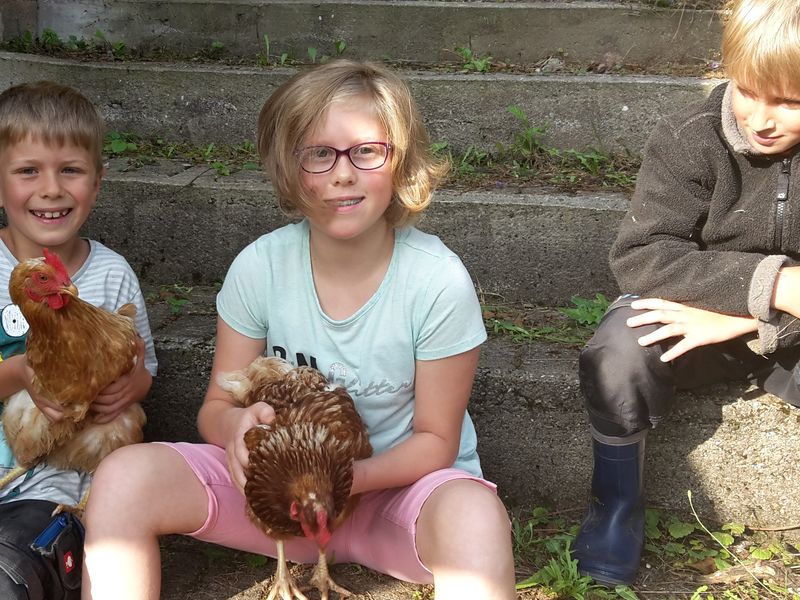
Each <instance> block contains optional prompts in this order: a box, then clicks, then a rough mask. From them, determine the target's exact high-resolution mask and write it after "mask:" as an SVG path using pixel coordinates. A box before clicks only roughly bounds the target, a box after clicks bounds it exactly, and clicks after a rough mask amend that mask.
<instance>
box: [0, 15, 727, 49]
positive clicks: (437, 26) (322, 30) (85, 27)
mask: <svg viewBox="0 0 800 600" xmlns="http://www.w3.org/2000/svg"><path fill="white" fill-rule="evenodd" d="M6 3H8V0H6ZM32 4H33V3H32V2H29V3H28V4H27V5H26V4H24V3H22V4H21V3H20V1H19V0H17V2H11V3H10V5H9V7H8V8H6V9H5V10H4V9H3V8H0V21H2V20H3V19H2V17H3V16H4V13H5V21H6V22H7V23H8V24H7V26H6V27H5V29H6V32H5V33H4V34H3V35H5V37H7V38H12V37H15V35H19V34H21V33H22V32H23V31H24V30H25V29H28V30H31V31H35V32H38V33H41V32H42V31H43V30H44V29H45V28H49V29H52V30H54V31H55V32H57V33H58V34H59V36H60V37H61V38H62V39H65V40H66V39H68V38H69V36H70V35H74V36H76V37H78V38H83V39H90V40H91V39H95V32H96V31H97V30H100V31H102V32H103V33H104V35H105V37H106V39H107V40H109V41H110V42H115V43H120V42H122V43H125V44H126V45H128V46H130V47H133V48H135V47H140V48H157V47H168V48H178V49H184V50H188V51H195V52H196V51H199V50H204V51H206V52H208V51H209V50H210V48H211V44H212V43H213V42H218V43H221V44H223V47H224V50H225V52H228V53H231V54H234V55H244V54H247V55H251V56H253V55H256V54H258V53H259V52H263V51H264V47H263V35H264V34H267V35H269V36H270V42H271V45H270V46H271V50H272V51H271V54H272V55H273V56H274V57H275V58H276V59H277V57H278V56H279V55H280V54H281V53H282V52H290V53H291V54H292V55H293V56H294V57H298V56H299V57H304V56H305V53H306V50H307V48H308V47H315V48H318V49H319V52H320V55H321V54H323V53H326V54H329V55H336V49H335V43H336V42H337V41H340V40H341V41H344V42H346V44H347V48H346V49H345V51H344V52H345V55H350V56H359V57H373V58H374V57H381V56H385V55H388V56H391V57H392V58H396V59H405V60H414V59H417V60H419V59H420V57H421V56H425V57H430V59H431V60H433V61H441V60H454V59H457V58H458V57H457V55H456V52H455V48H456V47H459V46H462V47H463V46H468V47H470V48H471V49H472V51H473V52H475V53H476V56H487V55H491V56H494V57H495V58H496V59H498V60H503V61H507V62H508V61H510V62H519V61H520V60H523V61H525V60H527V61H528V62H534V61H538V60H540V59H543V58H547V57H552V56H559V55H562V56H566V57H567V58H569V59H571V60H577V61H582V62H587V61H589V62H591V61H594V62H602V61H603V60H606V61H608V57H607V55H608V54H614V55H616V57H617V58H618V59H621V58H623V57H624V59H625V60H627V61H628V62H632V63H640V64H648V63H653V62H656V63H662V64H668V63H675V62H681V61H685V62H691V63H693V64H697V63H700V62H702V61H703V59H706V60H708V59H709V58H710V57H711V56H712V55H713V52H714V51H715V50H716V48H717V46H718V38H719V32H720V18H719V15H718V13H717V11H711V10H694V9H684V10H675V9H662V8H655V7H652V6H645V5H636V4H632V3H627V4H621V3H612V2H591V3H590V2H575V3H566V2H514V3H497V2H459V3H452V2H386V1H355V2H335V1H321V2H319V1H314V0H302V1H296V0H292V1H283V2H270V3H269V4H268V5H267V6H264V5H261V4H259V3H253V2H249V1H239V2H235V1H234V2H204V3H203V2H195V1H192V2H185V1H184V2H181V1H176V0H173V1H172V2H169V3H150V2H148V3H142V2H139V1H134V2H124V1H118V2H115V3H113V4H111V6H109V3H107V2H106V3H104V2H101V1H100V0H84V2H82V3H81V6H80V8H77V7H74V6H70V3H65V2H54V1H50V2H40V3H39V4H40V6H39V10H38V14H37V12H36V11H34V10H33V9H32V7H31V5H32ZM198 5H199V6H198ZM26 6H27V10H26ZM217 7H220V10H216V8H217ZM132 15H133V16H134V17H135V18H132ZM442 22H447V23H448V27H442V26H441V23H442ZM396 23H404V24H406V27H397V26H396V25H395V24H396ZM409 30H412V31H414V32H415V35H413V36H408V35H407V31H409ZM0 33H3V32H1V31H0ZM676 41H677V43H676ZM612 62H613V61H612Z"/></svg>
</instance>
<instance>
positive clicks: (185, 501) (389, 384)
mask: <svg viewBox="0 0 800 600" xmlns="http://www.w3.org/2000/svg"><path fill="white" fill-rule="evenodd" d="M257 131H258V136H257V137H258V139H257V145H258V151H259V154H260V156H261V159H262V162H263V166H264V169H265V171H266V173H267V175H268V176H269V178H270V180H271V181H272V183H273V186H274V188H275V193H276V195H277V198H278V201H279V203H280V206H281V208H282V209H283V210H284V211H285V212H287V213H288V214H290V215H293V216H296V217H298V219H299V221H298V222H296V223H293V224H291V225H287V226H285V227H282V228H280V229H278V230H275V231H273V232H271V233H268V234H266V235H264V236H262V237H260V238H259V239H257V240H256V241H254V242H253V243H251V244H250V245H249V246H248V247H246V248H245V249H244V250H243V251H242V252H241V253H240V254H239V256H238V257H237V258H236V259H235V260H234V262H233V264H232V266H231V268H230V270H229V272H228V275H227V277H226V279H225V283H224V285H223V287H222V290H221V291H220V293H219V295H218V297H217V310H218V320H217V339H216V353H215V357H214V363H213V367H212V372H211V380H210V382H209V386H208V391H207V393H206V397H205V401H204V404H203V406H202V408H201V409H200V414H199V417H198V425H199V429H200V433H201V435H202V436H203V438H204V439H205V440H206V441H207V444H183V443H175V444H143V445H138V446H136V447H128V448H125V449H123V450H122V451H119V452H116V453H114V454H113V455H111V456H110V457H109V458H108V459H107V460H106V461H104V463H103V464H102V465H101V466H100V468H99V469H98V471H97V473H96V475H95V478H94V484H93V488H92V490H93V491H92V497H91V498H90V500H89V506H88V511H87V515H86V519H87V525H88V526H87V531H88V533H87V539H86V559H85V564H86V571H85V573H86V576H87V581H86V585H84V590H85V594H84V595H85V597H86V598H114V599H115V600H119V599H121V598H137V599H141V598H157V597H158V594H159V584H160V582H159V574H160V571H159V549H158V540H157V537H158V536H159V535H163V534H167V533H184V534H187V535H190V536H193V537H195V538H198V539H201V540H207V541H212V542H215V543H219V544H224V545H226V546H230V547H233V548H238V549H242V550H247V551H250V552H257V553H261V554H266V555H270V556H275V555H276V544H275V542H274V541H273V540H272V539H269V538H268V537H266V536H265V534H264V533H263V532H262V531H261V530H260V529H258V528H257V527H255V526H254V525H253V524H252V523H251V522H250V520H249V519H248V517H247V516H246V513H245V498H244V496H243V494H242V491H241V490H242V488H243V486H244V483H245V476H244V469H245V466H246V464H247V461H248V451H247V449H246V447H245V445H244V442H243V435H244V433H245V432H246V431H247V430H249V429H250V428H252V427H254V426H256V425H259V424H267V423H270V422H271V421H272V419H273V418H274V412H273V409H272V407H270V406H269V405H268V404H266V403H263V402H259V403H256V404H254V405H252V406H250V407H247V408H241V407H239V406H237V405H235V404H234V402H233V400H232V399H231V396H230V394H229V393H228V392H226V391H225V390H224V389H222V387H221V386H220V384H219V383H218V378H219V376H220V375H222V374H224V373H228V372H231V371H235V370H239V369H243V368H245V367H247V366H248V365H249V364H250V363H251V362H252V361H253V360H254V359H256V358H257V357H259V356H261V355H263V354H265V353H266V354H267V355H268V356H279V357H282V358H286V359H287V360H289V361H290V362H291V363H293V364H294V365H310V366H312V367H315V368H317V369H318V370H319V371H320V372H321V373H322V374H323V375H325V376H326V378H327V379H328V381H329V383H331V384H334V385H339V386H343V387H345V388H346V389H347V391H348V392H349V393H350V395H351V396H352V397H353V399H354V402H355V406H356V409H357V410H358V412H359V414H360V415H361V417H362V419H363V420H364V422H365V424H366V426H367V430H368V433H369V439H370V442H371V444H372V447H373V449H374V453H373V455H372V456H371V457H370V458H367V459H363V460H358V461H356V462H355V463H354V465H353V482H352V488H351V494H360V502H359V504H358V506H357V508H356V509H355V511H354V512H353V513H352V514H351V515H350V517H349V518H348V520H347V521H346V522H345V523H344V524H342V525H341V526H339V527H338V528H336V529H335V530H334V531H333V535H332V537H331V539H330V542H329V543H328V545H327V549H328V551H329V554H331V555H335V558H336V560H337V561H339V562H356V563H360V564H362V565H365V566H367V567H369V568H372V569H375V570H377V571H381V572H384V573H388V574H390V575H393V576H395V577H397V578H400V579H404V580H406V581H410V582H416V583H433V584H434V585H435V589H436V598H437V600H448V599H458V600H465V599H470V598H472V599H476V600H478V599H480V600H500V599H502V600H509V599H511V598H514V596H515V592H514V565H513V556H512V551H511V539H510V532H509V520H508V516H507V513H506V511H505V508H504V507H503V504H502V503H501V502H500V500H499V499H498V498H497V495H496V493H495V486H494V485H493V484H492V483H490V482H488V481H486V480H484V479H483V478H482V472H481V467H480V461H479V459H478V455H477V452H476V447H477V441H476V435H475V428H474V427H473V424H472V421H471V419H470V417H469V415H468V413H467V403H468V400H469V397H470V391H471V388H472V383H473V378H474V375H475V370H476V367H477V363H478V353H479V347H480V345H481V343H483V341H484V340H485V339H486V332H485V329H484V325H483V321H482V318H481V311H480V306H479V304H478V299H477V297H476V294H475V289H474V287H473V284H472V281H471V280H470V277H469V274H468V273H467V271H466V269H465V268H464V266H463V264H462V263H461V261H460V260H459V258H458V257H457V256H456V255H455V254H453V253H452V252H451V251H450V250H449V249H448V248H447V247H446V246H445V245H444V244H443V243H442V242H441V241H440V240H439V239H438V238H437V237H435V236H433V235H429V234H425V233H422V232H421V231H419V230H418V229H416V228H415V227H414V226H413V223H414V222H415V221H416V220H417V219H418V218H419V216H420V214H421V213H422V211H424V210H425V208H426V207H427V206H428V205H429V203H430V201H431V196H432V193H433V189H434V186H435V185H436V183H437V182H438V181H439V180H440V179H441V177H442V176H443V174H444V171H445V166H444V165H443V164H441V163H440V162H438V161H437V160H435V159H434V158H433V157H432V156H431V154H430V149H429V146H430V143H429V139H428V135H427V133H426V131H425V128H424V125H423V123H422V120H421V118H420V116H419V114H418V112H417V109H416V107H415V104H414V101H413V99H412V97H411V94H410V92H409V89H408V87H407V85H406V84H405V83H404V82H403V81H402V80H401V79H400V78H398V77H397V76H396V75H395V74H394V73H392V72H391V71H389V70H388V69H386V68H383V67H381V66H377V65H373V64H369V63H358V62H352V61H333V62H330V63H326V64H324V65H322V66H319V67H317V68H315V69H312V70H309V71H304V72H302V73H300V74H298V75H296V76H294V77H293V78H292V79H290V80H289V81H288V82H287V83H285V84H284V85H282V86H281V87H280V88H279V89H278V90H277V91H276V92H275V93H274V94H273V95H272V96H271V97H270V98H269V99H268V100H267V102H266V104H265V105H264V107H263V109H262V111H261V115H260V117H259V121H258V129H257ZM156 465H157V466H156ZM287 510H288V507H287ZM120 514H124V515H125V518H124V519H119V515H120ZM284 546H285V552H286V557H287V558H288V559H289V560H292V561H296V562H316V559H317V550H316V548H315V546H314V545H313V543H311V542H309V540H307V539H304V538H296V539H293V540H290V541H288V542H286V543H285V544H284ZM131 564H137V565H145V568H144V569H142V568H141V567H140V568H137V569H131V568H130V565H131ZM359 591H360V590H359ZM364 591H365V592H366V591H367V590H364ZM287 597H288V595H287ZM295 597H298V598H299V597H300V596H295Z"/></svg>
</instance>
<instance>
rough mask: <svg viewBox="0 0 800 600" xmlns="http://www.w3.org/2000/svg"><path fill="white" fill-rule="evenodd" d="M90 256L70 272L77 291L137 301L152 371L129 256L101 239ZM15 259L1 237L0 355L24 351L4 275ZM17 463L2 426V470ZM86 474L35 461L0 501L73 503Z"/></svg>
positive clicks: (116, 303) (114, 301) (21, 323)
mask: <svg viewBox="0 0 800 600" xmlns="http://www.w3.org/2000/svg"><path fill="white" fill-rule="evenodd" d="M89 244H90V250H89V257H88V258H87V259H86V262H84V264H83V266H82V267H81V268H80V269H79V270H78V272H77V273H75V275H74V276H73V277H72V282H73V283H74V284H75V287H77V288H78V295H79V296H80V297H81V298H82V299H84V300H86V301H87V302H90V303H91V304H94V305H95V306H99V307H101V308H104V309H106V310H109V311H111V312H116V310H117V309H118V308H119V307H120V306H122V305H123V304H126V303H129V302H130V303H132V304H134V305H136V328H137V330H138V332H139V335H141V336H142V339H143V340H144V344H145V368H147V370H148V371H150V373H151V374H153V375H155V374H156V368H157V362H156V355H155V350H154V348H153V336H152V335H151V333H150V324H149V322H148V320H147V309H146V307H145V303H144V298H143V296H142V291H141V289H140V287H139V281H138V279H137V278H136V274H135V273H134V272H133V269H131V267H130V265H128V263H127V261H126V260H125V259H124V258H123V257H122V256H120V255H119V254H117V253H116V252H114V251H113V250H110V249H109V248H106V247H105V246H104V245H103V244H101V243H100V242H96V241H94V240H89ZM17 262H18V261H17V259H16V258H14V255H13V254H11V251H10V250H9V249H8V247H7V246H6V245H5V243H3V241H2V240H0V357H2V358H6V357H9V356H13V355H14V354H20V353H22V352H25V337H26V336H27V333H28V323H27V321H25V317H23V316H22V313H21V312H20V310H19V308H18V307H17V306H16V305H14V304H12V303H11V298H10V297H9V294H8V281H9V279H10V277H11V271H12V270H13V269H14V267H15V266H16V265H17ZM0 418H2V405H0ZM15 466H16V463H15V461H14V456H13V454H12V453H11V450H10V448H9V447H8V445H7V444H6V441H5V436H4V435H3V431H2V428H0V476H2V475H4V474H5V473H7V472H8V471H9V470H10V469H12V468H14V467H15ZM89 482H90V477H89V476H88V475H86V474H84V473H79V472H77V471H63V470H60V469H54V468H52V467H49V466H47V465H38V466H36V467H35V468H33V469H31V470H30V471H28V472H27V473H26V474H25V475H22V476H20V477H19V478H17V479H16V480H15V481H13V482H11V483H9V484H8V485H6V486H5V487H4V488H3V489H2V490H0V502H9V501H13V500H49V501H50V502H56V503H61V504H73V505H74V504H77V503H78V501H79V500H80V499H81V497H82V496H83V494H84V492H85V491H86V490H87V489H88V486H89Z"/></svg>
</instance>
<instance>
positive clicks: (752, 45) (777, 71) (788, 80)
mask: <svg viewBox="0 0 800 600" xmlns="http://www.w3.org/2000/svg"><path fill="white" fill-rule="evenodd" d="M724 14H725V29H724V32H723V35H722V60H723V63H724V65H725V71H726V75H727V76H728V77H730V78H731V79H733V80H734V81H736V82H737V83H739V84H741V85H743V86H744V87H746V88H748V89H751V90H753V91H756V92H759V93H777V94H779V95H781V94H787V93H788V94H798V93H800V0H728V2H727V4H726V7H725V11H724Z"/></svg>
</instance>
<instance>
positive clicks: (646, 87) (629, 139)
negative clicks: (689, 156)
mask: <svg viewBox="0 0 800 600" xmlns="http://www.w3.org/2000/svg"><path fill="white" fill-rule="evenodd" d="M295 72H296V70H295V69H284V68H274V69H262V68H256V67H230V66H221V65H210V64H193V63H147V62H135V61H124V62H81V61H75V60H66V59H56V58H48V57H44V56H34V55H27V54H17V53H8V52H5V53H2V52H0V88H5V87H7V86H9V85H12V84H15V83H20V82H24V81H34V80H38V79H50V80H53V81H58V82H61V83H65V84H68V85H73V86H75V87H77V88H78V89H79V90H81V91H82V92H83V93H85V94H86V95H87V96H88V97H89V98H90V99H91V100H92V101H93V102H94V103H95V104H96V105H97V106H98V108H99V109H100V111H101V112H102V114H103V116H104V117H105V118H106V120H107V122H108V126H109V128H110V129H111V130H117V131H124V132H129V133H135V134H139V135H144V136H156V137H161V138H163V139H166V140H172V141H190V142H193V143H196V144H199V145H206V144H208V143H212V142H213V143H217V144H220V143H224V144H232V145H237V144H241V143H242V142H244V141H246V140H247V141H252V140H253V139H254V135H255V126H256V121H257V118H258V114H259V111H260V110H261V106H262V105H263V103H264V101H265V100H266V99H267V97H268V96H269V95H270V94H271V93H272V92H273V91H274V90H275V89H276V88H277V87H278V86H279V85H281V84H282V83H283V82H285V81H286V79H287V78H288V77H290V76H291V75H293V74H294V73H295ZM401 73H402V75H404V76H405V77H406V78H407V80H408V82H409V84H410V86H411V89H412V93H413V94H414V97H415V98H416V100H417V103H418V105H419V108H420V112H421V113H422V116H423V119H424V120H425V122H426V124H427V126H428V129H429V130H430V134H431V138H432V140H433V141H446V142H448V143H449V145H450V147H451V148H452V149H453V151H455V152H463V151H465V150H466V149H467V148H469V147H471V146H473V147H475V148H479V149H483V150H487V151H496V150H497V145H498V144H502V145H505V146H509V145H512V144H514V140H515V135H516V134H518V133H520V131H521V130H522V129H523V125H522V124H521V123H520V122H519V121H518V120H517V119H515V118H514V117H513V116H512V115H511V113H509V111H508V107H509V106H517V107H519V108H520V109H521V110H522V111H523V112H524V113H525V114H526V115H527V117H528V120H529V122H530V125H531V126H533V127H539V128H543V129H544V133H543V134H542V135H541V139H540V142H541V143H542V144H544V145H549V146H554V147H558V148H575V149H578V150H583V149H587V148H596V149H599V150H601V151H603V152H606V153H626V152H627V153H631V154H634V155H636V154H638V153H640V152H641V149H642V147H643V146H644V142H645V140H646V139H647V137H648V135H649V133H650V131H651V129H652V127H653V125H654V123H655V121H656V120H657V117H658V116H659V115H662V114H667V113H671V112H674V111H675V110H677V109H678V107H683V106H686V105H688V104H690V103H691V102H693V101H699V100H702V99H703V98H705V96H706V95H707V94H708V93H709V91H710V90H711V89H712V88H713V87H714V85H716V84H717V83H718V81H716V80H711V79H700V78H688V77H687V78H675V77H650V76H632V75H630V76H622V75H620V76H611V75H576V76H571V75H514V74H505V73H498V74H492V73H489V74H474V73H473V74H462V73H438V72H430V71H424V72H423V71H414V70H404V71H401Z"/></svg>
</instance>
